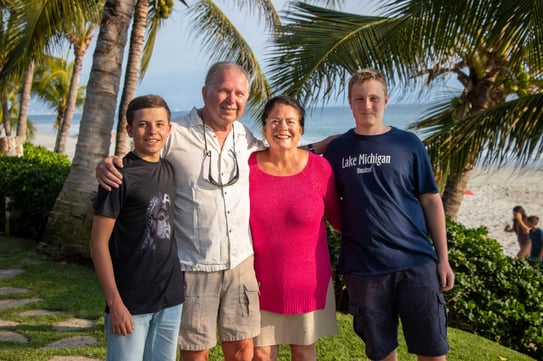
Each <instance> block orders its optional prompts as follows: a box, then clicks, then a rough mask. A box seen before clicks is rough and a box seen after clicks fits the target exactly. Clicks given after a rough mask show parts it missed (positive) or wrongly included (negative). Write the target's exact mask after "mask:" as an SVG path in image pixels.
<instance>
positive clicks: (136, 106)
mask: <svg viewBox="0 0 543 361" xmlns="http://www.w3.org/2000/svg"><path fill="white" fill-rule="evenodd" d="M146 108H164V109H166V112H167V113H168V123H169V122H170V120H171V116H172V113H171V111H170V108H169V107H168V104H167V103H166V101H165V100H164V99H163V98H162V97H161V96H158V95H154V94H147V95H141V96H139V97H135V98H134V99H132V101H131V102H130V103H129V104H128V108H127V109H126V122H127V123H128V125H130V126H131V125H132V121H133V120H134V112H135V111H137V110H140V109H146Z"/></svg>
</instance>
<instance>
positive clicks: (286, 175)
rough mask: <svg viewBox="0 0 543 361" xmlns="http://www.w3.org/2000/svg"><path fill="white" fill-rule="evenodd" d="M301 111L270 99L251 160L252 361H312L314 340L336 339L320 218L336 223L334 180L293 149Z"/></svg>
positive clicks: (286, 100)
mask: <svg viewBox="0 0 543 361" xmlns="http://www.w3.org/2000/svg"><path fill="white" fill-rule="evenodd" d="M304 120H305V111H304V109H303V107H302V106H301V105H300V104H299V103H298V101H296V100H295V99H294V98H291V97H289V96H286V95H280V96H276V97H274V98H271V99H270V100H269V101H268V102H267V103H266V105H265V106H264V111H263V114H262V128H263V130H264V137H265V138H266V140H267V143H268V144H269V148H268V149H265V150H261V151H258V152H255V153H253V154H252V155H251V157H250V158H249V167H250V175H249V189H250V198H251V213H250V214H251V216H250V224H251V232H252V235H253V247H254V251H255V272H256V278H257V280H258V283H259V285H260V310H261V330H260V335H258V336H256V337H255V339H254V344H255V355H254V358H253V360H254V361H270V360H277V357H278V354H279V345H281V344H287V345H290V351H291V358H292V360H304V361H316V359H317V355H316V348H315V343H316V341H317V340H318V339H319V338H321V337H323V336H328V335H335V334H337V322H336V303H335V296H334V285H333V279H332V266H331V264H330V256H329V254H328V244H327V232H326V224H325V222H324V217H326V219H327V220H328V221H329V222H330V223H331V224H332V225H333V226H334V227H335V228H336V229H339V227H340V223H341V211H340V205H339V199H338V197H337V192H336V189H335V181H334V175H333V173H332V169H331V168H330V165H329V164H328V162H327V161H326V160H325V159H323V158H322V157H320V156H317V155H315V154H313V153H311V152H308V151H306V150H303V149H300V148H298V142H299V140H300V138H301V136H302V134H303V131H304Z"/></svg>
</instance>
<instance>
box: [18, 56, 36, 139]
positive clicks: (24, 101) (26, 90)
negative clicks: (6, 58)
mask: <svg viewBox="0 0 543 361" xmlns="http://www.w3.org/2000/svg"><path fill="white" fill-rule="evenodd" d="M33 78H34V62H33V61H31V62H30V65H29V66H28V68H27V69H26V72H25V76H24V82H23V89H22V90H21V105H20V108H19V118H18V120H17V137H20V139H21V142H22V143H24V142H25V140H26V125H27V122H26V121H27V117H28V105H29V104H30V92H31V91H32V79H33Z"/></svg>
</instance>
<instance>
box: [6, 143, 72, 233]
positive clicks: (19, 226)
mask: <svg viewBox="0 0 543 361" xmlns="http://www.w3.org/2000/svg"><path fill="white" fill-rule="evenodd" d="M69 170H70V161H69V160H68V157H67V156H66V155H61V154H57V153H53V152H51V151H49V150H47V149H46V148H45V147H41V146H35V145H32V144H30V143H25V144H24V155H23V157H21V158H18V157H5V156H0V174H1V177H0V201H1V203H2V208H1V210H2V211H1V212H0V213H1V222H2V223H1V224H2V228H4V230H5V231H7V229H5V227H9V232H10V234H12V235H15V236H20V237H27V238H32V239H36V240H37V239H40V238H41V235H42V233H43V230H44V228H45V224H46V222H47V216H48V215H49V212H50V211H51V209H52V208H53V205H54V203H55V200H56V198H57V196H58V194H59V192H60V190H61V189H62V185H63V184H64V180H65V179H66V177H67V175H68V172H69ZM6 197H7V198H8V199H9V202H8V204H7V205H6V201H5V200H6ZM5 207H7V211H9V212H10V215H11V216H10V222H9V225H6V220H5V211H6V209H5Z"/></svg>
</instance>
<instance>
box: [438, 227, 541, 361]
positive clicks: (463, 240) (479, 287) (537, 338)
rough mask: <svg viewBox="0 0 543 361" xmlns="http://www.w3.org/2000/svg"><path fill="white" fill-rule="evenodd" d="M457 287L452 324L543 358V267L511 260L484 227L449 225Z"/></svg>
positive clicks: (450, 307) (452, 293) (453, 295)
mask: <svg viewBox="0 0 543 361" xmlns="http://www.w3.org/2000/svg"><path fill="white" fill-rule="evenodd" d="M447 234H448V239H449V260H450V263H451V266H452V267H453V269H454V270H455V274H456V283H455V287H454V289H453V290H452V291H450V292H448V293H447V294H446V297H447V303H448V310H449V323H450V325H451V326H452V327H456V328H460V329H463V330H466V331H470V332H473V333H476V334H479V335H481V336H484V337H486V338H488V339H491V340H494V341H496V342H498V343H500V344H502V345H505V346H507V347H510V348H512V349H515V350H517V351H520V352H522V353H525V354H528V355H530V356H532V357H535V358H537V359H543V303H542V301H543V275H542V272H541V271H542V268H541V265H540V264H539V262H536V261H532V260H525V259H523V260H520V259H514V258H511V257H509V256H506V255H505V254H504V253H503V249H502V247H501V245H500V244H499V243H498V242H497V241H496V240H495V239H491V238H488V231H487V229H486V228H484V227H481V228H478V229H468V228H466V227H464V226H462V225H460V224H457V223H454V222H448V223H447Z"/></svg>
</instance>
